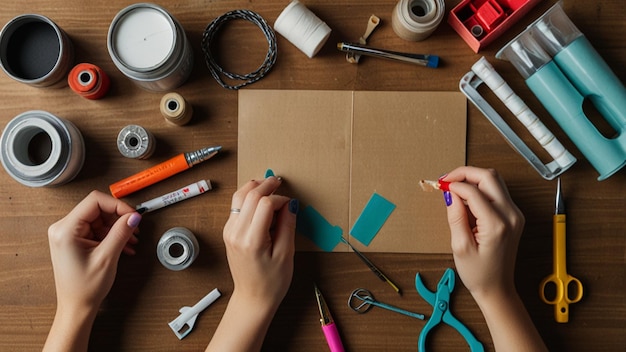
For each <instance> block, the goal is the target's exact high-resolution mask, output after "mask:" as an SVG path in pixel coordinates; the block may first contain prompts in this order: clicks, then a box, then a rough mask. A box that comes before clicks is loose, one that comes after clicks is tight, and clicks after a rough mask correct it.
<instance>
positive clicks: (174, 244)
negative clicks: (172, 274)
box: [157, 227, 200, 271]
mask: <svg viewBox="0 0 626 352" xmlns="http://www.w3.org/2000/svg"><path fill="white" fill-rule="evenodd" d="M199 252H200V246H199V245H198V240H197V239H196V236H194V234H193V233H192V232H191V231H190V230H189V229H187V228H185V227H174V228H171V229H169V230H167V231H166V232H165V233H164V234H163V236H161V239H160V240H159V243H158V244H157V257H158V258H159V261H160V262H161V264H163V266H164V267H166V268H168V269H170V270H174V271H179V270H183V269H186V268H188V267H189V266H190V265H191V263H193V262H194V261H195V260H196V258H197V257H198V253H199Z"/></svg>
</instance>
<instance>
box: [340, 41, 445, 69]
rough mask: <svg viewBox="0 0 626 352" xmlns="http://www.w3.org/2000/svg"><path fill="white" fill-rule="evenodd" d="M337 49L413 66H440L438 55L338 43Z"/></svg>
mask: <svg viewBox="0 0 626 352" xmlns="http://www.w3.org/2000/svg"><path fill="white" fill-rule="evenodd" d="M337 49H339V50H341V51H345V52H349V53H350V52H351V53H355V54H360V55H366V56H373V57H379V58H383V59H389V60H397V61H404V62H410V63H412V64H418V65H422V66H426V67H430V68H436V67H437V66H439V56H437V55H422V54H412V53H401V52H397V51H391V50H383V49H376V48H372V47H368V46H365V45H361V44H355V43H337Z"/></svg>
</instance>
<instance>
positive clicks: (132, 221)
mask: <svg viewBox="0 0 626 352" xmlns="http://www.w3.org/2000/svg"><path fill="white" fill-rule="evenodd" d="M140 222H141V215H140V214H139V213H132V214H131V215H130V217H129V218H128V221H127V222H126V224H127V225H128V227H132V228H135V227H137V226H139V223H140Z"/></svg>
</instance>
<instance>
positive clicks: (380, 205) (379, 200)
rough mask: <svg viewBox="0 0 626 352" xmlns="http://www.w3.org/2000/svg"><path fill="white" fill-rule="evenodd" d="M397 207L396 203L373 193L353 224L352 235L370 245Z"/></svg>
mask: <svg viewBox="0 0 626 352" xmlns="http://www.w3.org/2000/svg"><path fill="white" fill-rule="evenodd" d="M395 208H396V205H395V204H393V203H391V202H390V201H388V200H387V199H385V198H383V196H381V195H380V194H378V193H374V194H372V197H371V198H370V200H369V201H368V202H367V204H366V205H365V209H363V212H361V215H359V218H358V219H356V222H355V223H354V226H352V229H351V230H350V235H351V236H352V237H354V238H356V239H357V240H359V242H361V243H363V245H365V246H369V244H370V243H371V242H372V240H373V239H374V237H376V234H377V233H378V231H380V228H381V227H383V225H384V224H385V221H387V218H389V215H391V213H392V212H393V210H394V209H395Z"/></svg>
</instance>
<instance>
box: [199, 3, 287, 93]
mask: <svg viewBox="0 0 626 352" xmlns="http://www.w3.org/2000/svg"><path fill="white" fill-rule="evenodd" d="M236 19H242V20H246V21H250V22H252V23H253V24H255V25H257V26H258V27H259V28H260V29H261V31H262V32H263V35H264V36H265V38H266V39H267V44H268V50H267V54H266V55H265V60H264V61H263V63H262V64H261V66H259V68H257V69H256V70H255V71H254V72H250V73H248V74H237V73H232V72H227V71H225V70H224V69H223V68H222V67H221V66H220V65H219V63H218V62H217V61H216V60H215V58H214V56H213V53H212V52H211V43H212V42H213V39H214V38H215V36H216V35H217V34H218V33H219V30H220V28H221V26H222V25H223V24H224V23H226V22H228V21H231V20H236ZM202 51H203V52H204V59H205V62H206V65H207V67H208V68H209V71H210V72H211V75H212V76H213V78H215V80H216V81H217V83H219V84H220V85H221V86H222V87H224V88H227V89H233V90H236V89H239V88H241V87H244V86H247V85H248V84H251V83H254V82H256V81H258V80H259V79H261V78H263V77H264V76H265V75H266V74H267V73H268V72H269V71H270V70H271V69H272V67H273V66H274V63H275V62H276V56H277V48H276V34H274V30H273V29H272V27H270V26H269V25H268V23H267V22H266V21H265V20H264V19H263V17H261V16H260V15H259V14H257V13H256V12H253V11H250V10H233V11H229V12H227V13H225V14H223V15H222V16H219V17H217V18H216V19H214V20H213V21H212V22H211V23H209V25H208V26H207V27H206V29H205V30H204V33H203V35H202ZM223 76H226V77H228V78H230V79H231V80H238V81H243V82H242V83H240V84H236V85H230V84H228V83H226V82H224V80H223Z"/></svg>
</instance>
